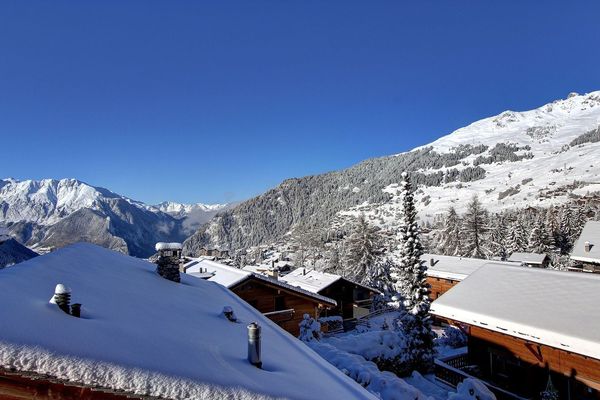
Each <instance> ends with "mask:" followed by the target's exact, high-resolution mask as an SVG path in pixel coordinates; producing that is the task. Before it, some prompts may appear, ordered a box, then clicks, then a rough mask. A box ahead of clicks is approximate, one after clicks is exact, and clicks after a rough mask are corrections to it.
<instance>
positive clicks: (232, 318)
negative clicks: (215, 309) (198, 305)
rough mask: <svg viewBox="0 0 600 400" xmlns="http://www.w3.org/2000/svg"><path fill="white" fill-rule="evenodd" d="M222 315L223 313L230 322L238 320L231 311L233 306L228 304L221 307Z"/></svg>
mask: <svg viewBox="0 0 600 400" xmlns="http://www.w3.org/2000/svg"><path fill="white" fill-rule="evenodd" d="M223 315H225V318H227V319H228V320H229V321H231V322H237V320H238V319H237V317H236V316H235V313H234V312H233V308H231V307H229V306H225V307H223Z"/></svg>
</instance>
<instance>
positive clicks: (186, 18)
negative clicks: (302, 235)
mask: <svg viewBox="0 0 600 400" xmlns="http://www.w3.org/2000/svg"><path fill="white" fill-rule="evenodd" d="M599 15H600V3H599V2H597V1H577V2H541V1H540V2H533V1H512V2H510V1H499V2H495V3H492V2H489V1H446V2H442V1H439V2H438V1H436V2H433V1H432V2H430V1H412V2H401V1H377V2H373V1H360V2H358V1H349V0H341V1H323V0H315V1H294V2H292V1H285V0H273V1H246V0H243V1H235V2H234V1H210V2H209V1H206V2H201V1H95V2H93V1H69V2H65V1H46V0H44V1H39V2H36V1H14V2H11V1H4V2H2V3H1V5H0V139H1V141H0V145H1V149H2V150H1V154H0V176H2V177H8V176H12V177H15V178H21V179H28V178H34V179H40V178H46V177H51V178H63V177H75V178H78V179H81V180H84V181H86V182H88V183H91V184H94V185H98V186H104V187H107V188H109V189H111V190H113V191H115V192H118V193H121V194H124V195H127V196H130V197H133V198H135V199H139V200H142V201H145V202H148V203H155V202H159V201H162V200H174V201H181V202H195V201H204V202H223V201H230V200H232V199H243V198H248V197H251V196H253V195H256V194H259V193H261V192H263V191H265V190H266V189H268V188H270V187H273V186H275V185H276V184H278V183H279V182H280V181H281V180H283V179H285V178H289V177H298V176H304V175H310V174H316V173H320V172H324V171H329V170H333V169H339V168H344V167H347V166H350V165H352V164H354V163H356V162H358V161H360V160H363V159H366V158H371V157H376V156H382V155H388V154H393V153H398V152H401V151H405V150H409V149H411V148H413V147H415V146H418V145H422V144H425V143H428V142H430V141H432V140H434V139H436V138H437V137H439V136H442V135H444V134H447V133H449V132H451V131H452V130H454V129H456V128H459V127H461V126H464V125H466V124H468V123H470V122H473V121H474V120H476V119H479V118H483V117H486V116H490V115H493V114H497V113H499V112H501V111H503V110H505V109H513V110H524V109H529V108H533V107H537V106H539V105H542V104H544V103H546V102H548V101H552V100H554V99H556V98H561V97H566V95H567V94H568V93H569V92H570V91H578V92H589V91H592V90H598V89H600V51H599V50H600V24H599V23H598V16H599Z"/></svg>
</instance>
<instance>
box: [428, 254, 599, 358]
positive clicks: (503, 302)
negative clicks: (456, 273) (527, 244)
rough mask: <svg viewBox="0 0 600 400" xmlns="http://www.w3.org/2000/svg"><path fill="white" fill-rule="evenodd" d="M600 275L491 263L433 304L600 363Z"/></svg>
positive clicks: (436, 309)
mask: <svg viewBox="0 0 600 400" xmlns="http://www.w3.org/2000/svg"><path fill="white" fill-rule="evenodd" d="M599 302H600V275H596V274H583V273H577V272H564V271H554V270H548V269H542V268H522V267H511V266H506V265H498V264H494V263H490V264H487V265H484V266H483V267H481V268H480V269H479V270H477V271H475V272H474V273H472V274H471V275H470V276H469V277H468V278H466V279H465V280H464V281H462V282H461V283H459V284H458V285H456V286H454V287H453V288H452V290H449V291H448V292H446V293H444V294H443V295H442V296H441V297H440V298H438V299H437V300H435V301H434V302H433V303H432V304H431V312H432V313H433V314H435V315H438V316H441V317H445V318H449V319H453V320H457V321H460V322H464V323H467V324H471V325H476V326H480V327H483V328H486V329H490V330H492V331H496V332H500V333H504V334H508V335H512V336H515V337H518V338H521V339H525V340H530V341H533V342H537V343H541V344H545V345H548V346H552V347H555V348H559V349H563V350H565V351H569V352H573V353H578V354H582V355H585V356H589V357H593V358H596V359H600V330H599V329H598V321H600V308H599V307H598V303H599Z"/></svg>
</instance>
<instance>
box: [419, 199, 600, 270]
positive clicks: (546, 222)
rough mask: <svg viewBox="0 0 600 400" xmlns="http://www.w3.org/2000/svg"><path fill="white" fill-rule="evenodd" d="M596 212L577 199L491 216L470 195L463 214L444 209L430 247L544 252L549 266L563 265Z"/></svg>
mask: <svg viewBox="0 0 600 400" xmlns="http://www.w3.org/2000/svg"><path fill="white" fill-rule="evenodd" d="M598 216H599V213H598V209H597V207H595V206H592V205H580V204H575V203H568V204H565V205H562V206H552V207H549V208H534V207H528V208H525V209H516V210H508V211H504V212H501V213H494V214H491V213H489V212H487V211H486V210H485V209H483V208H482V207H481V204H480V203H479V201H478V199H477V197H474V198H473V199H472V200H471V202H470V203H469V205H468V208H467V212H466V213H465V214H463V215H458V214H457V212H456V210H455V209H454V208H450V209H448V211H447V213H446V214H445V216H444V218H443V220H442V221H441V222H440V223H439V224H438V226H437V229H436V230H435V231H434V236H435V239H434V244H433V245H432V248H431V249H430V251H431V252H435V253H439V254H444V255H451V256H463V257H476V258H499V259H505V258H508V257H509V256H510V255H511V254H512V253H514V252H531V253H545V254H548V255H549V256H550V258H551V260H552V263H551V264H552V267H554V268H558V269H562V268H564V267H566V266H567V265H568V263H569V260H568V255H569V253H570V251H571V249H572V247H573V244H574V243H575V241H576V240H577V238H578V237H579V234H580V233H581V230H582V229H583V226H584V225H585V222H586V221H587V220H589V219H597V218H598Z"/></svg>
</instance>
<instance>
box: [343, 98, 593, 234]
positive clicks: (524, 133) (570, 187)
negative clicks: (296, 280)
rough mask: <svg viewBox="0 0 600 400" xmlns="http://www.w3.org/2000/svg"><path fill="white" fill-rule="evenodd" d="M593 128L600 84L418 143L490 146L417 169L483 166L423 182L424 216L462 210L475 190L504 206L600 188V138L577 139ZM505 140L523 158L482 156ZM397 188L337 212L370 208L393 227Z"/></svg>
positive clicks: (434, 147)
mask: <svg viewBox="0 0 600 400" xmlns="http://www.w3.org/2000/svg"><path fill="white" fill-rule="evenodd" d="M590 132H591V133H596V135H595V136H596V137H600V91H596V92H591V93H588V94H585V95H578V94H576V93H571V94H570V95H569V97H568V98H567V99H563V100H557V101H554V102H552V103H549V104H546V105H543V106H541V107H539V108H536V109H534V110H530V111H524V112H515V111H505V112H503V113H501V114H499V115H497V116H493V117H490V118H485V119H482V120H480V121H477V122H474V123H473V124H471V125H468V126H466V127H464V128H460V129H458V130H456V131H454V132H452V133H450V134H449V135H446V136H443V137H441V138H440V139H438V140H436V141H434V142H432V143H430V144H428V145H425V146H421V147H418V148H416V149H414V150H413V151H419V150H421V151H423V150H427V151H434V152H437V153H439V154H452V153H456V152H457V150H458V149H460V148H461V147H462V148H464V147H469V146H470V147H475V146H485V148H486V150H485V151H483V152H481V153H477V154H472V155H469V156H466V157H464V158H462V159H461V164H459V165H457V166H455V165H452V166H451V167H441V168H420V169H418V170H417V171H416V172H418V173H421V174H423V175H430V174H434V173H438V172H441V173H447V171H448V170H450V169H457V170H459V171H460V170H464V169H467V168H482V169H483V170H485V174H484V176H483V177H482V178H481V179H476V180H472V181H467V182H461V181H458V182H457V181H455V180H452V181H451V182H448V183H444V184H441V185H439V186H435V185H431V186H427V185H418V189H417V191H416V194H415V200H416V202H417V208H418V210H419V215H420V217H421V218H422V219H424V220H429V219H431V218H433V217H435V216H436V215H439V214H442V213H445V212H446V211H447V210H448V208H449V207H450V206H453V207H455V208H456V210H457V211H458V212H464V211H465V209H466V204H467V202H468V201H469V200H470V199H471V197H472V196H473V195H477V196H478V197H479V199H480V201H481V202H482V204H483V205H484V207H486V208H487V209H489V210H491V211H500V210H503V209H509V208H522V207H528V206H532V207H535V206H541V207H548V206H550V205H553V204H561V203H564V202H565V201H566V200H567V199H568V198H569V196H571V195H580V196H581V195H586V194H588V193H597V192H600V162H599V161H598V156H600V141H598V140H596V141H595V142H594V141H585V140H584V141H583V143H581V144H574V141H575V143H579V142H581V140H579V141H578V138H581V137H582V135H586V134H589V133H590ZM503 144H504V145H506V146H514V147H515V148H517V149H519V150H517V151H515V152H514V154H515V155H516V156H517V157H520V156H525V157H524V158H522V159H520V160H513V161H511V160H498V161H492V162H489V163H488V162H484V159H485V158H487V157H493V154H494V151H495V149H496V150H497V149H498V146H499V145H503ZM403 154H406V153H403ZM478 158H479V160H478ZM397 189H398V186H397V184H391V185H389V186H387V187H385V188H384V189H383V191H384V192H387V193H390V194H391V195H392V199H391V201H387V202H384V203H381V204H374V203H369V202H365V203H363V204H361V205H359V206H356V207H353V208H351V209H349V210H343V211H341V212H340V213H339V215H340V216H342V217H343V216H356V215H358V214H360V213H365V214H366V215H367V216H369V217H370V219H371V220H372V221H373V222H374V223H375V224H376V225H379V226H382V227H389V226H390V225H393V224H394V221H395V219H396V213H397V211H398V207H397V206H398V204H397V201H396V195H397ZM342 219H343V218H342Z"/></svg>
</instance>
